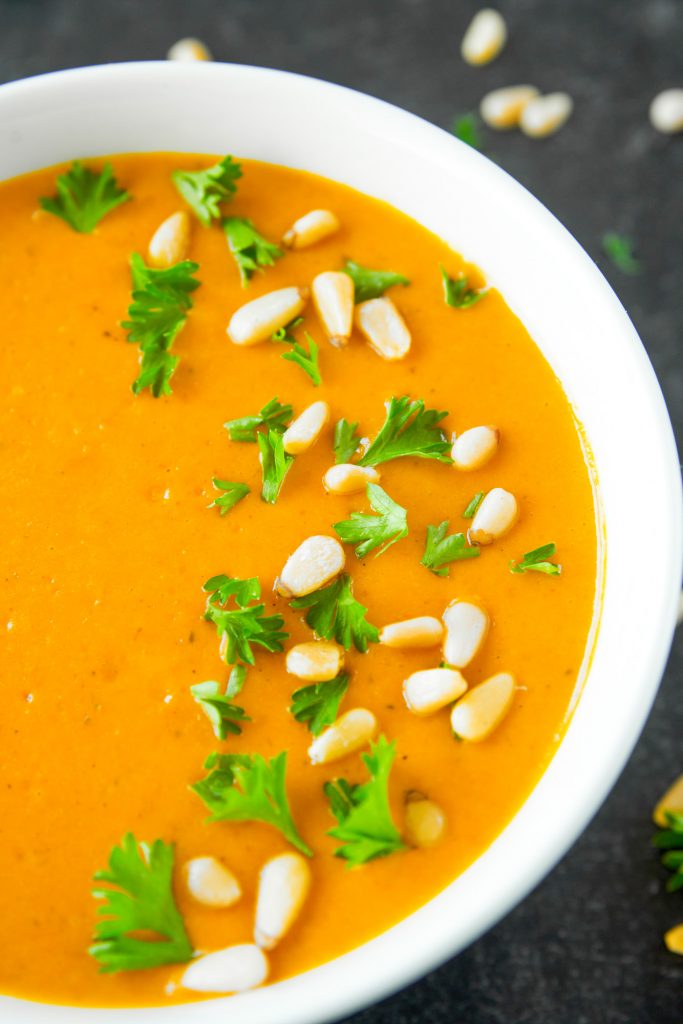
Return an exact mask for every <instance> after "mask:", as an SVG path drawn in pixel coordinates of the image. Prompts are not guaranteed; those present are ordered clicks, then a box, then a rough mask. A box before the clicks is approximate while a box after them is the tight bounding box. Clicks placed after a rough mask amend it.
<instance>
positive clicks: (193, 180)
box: [171, 156, 242, 228]
mask: <svg viewBox="0 0 683 1024" xmlns="http://www.w3.org/2000/svg"><path fill="white" fill-rule="evenodd" d="M241 177H242V167H241V165H240V164H238V163H235V161H234V160H233V158H232V157H231V156H226V157H224V158H223V159H222V160H220V161H219V162H218V163H217V164H214V165H213V166H212V167H207V168H206V169H205V170H203V171H174V172H173V174H172V175H171V178H172V180H173V184H174V185H175V187H176V188H177V189H178V191H179V192H180V194H181V196H182V197H183V199H184V200H185V202H186V203H188V204H189V205H190V206H191V207H192V209H193V210H194V212H195V213H196V214H197V216H198V217H199V220H200V221H201V222H202V224H203V225H204V227H206V228H208V227H209V226H210V225H211V221H213V220H218V218H219V217H220V215H221V211H220V204H221V203H223V202H227V201H228V200H229V199H232V197H233V196H234V194H235V192H236V191H237V185H236V184H235V183H236V181H237V180H238V178H241Z"/></svg>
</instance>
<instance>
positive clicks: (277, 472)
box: [258, 430, 294, 505]
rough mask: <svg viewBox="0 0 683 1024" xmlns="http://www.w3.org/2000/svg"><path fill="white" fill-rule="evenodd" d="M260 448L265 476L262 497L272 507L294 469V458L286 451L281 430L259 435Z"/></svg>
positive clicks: (262, 470)
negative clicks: (288, 475)
mask: <svg viewBox="0 0 683 1024" xmlns="http://www.w3.org/2000/svg"><path fill="white" fill-rule="evenodd" d="M258 446H259V453H260V457H261V472H262V474H263V484H262V486H261V497H262V498H263V500H264V501H267V502H268V503H269V504H270V505H274V504H275V502H276V501H277V499H278V497H279V495H280V489H281V488H282V485H283V483H284V481H285V477H286V476H287V474H288V473H289V471H290V469H291V468H292V463H293V462H294V456H293V455H288V454H287V452H286V451H285V447H284V442H283V440H282V434H281V433H280V431H279V430H269V431H268V433H267V434H262V433H259V435H258Z"/></svg>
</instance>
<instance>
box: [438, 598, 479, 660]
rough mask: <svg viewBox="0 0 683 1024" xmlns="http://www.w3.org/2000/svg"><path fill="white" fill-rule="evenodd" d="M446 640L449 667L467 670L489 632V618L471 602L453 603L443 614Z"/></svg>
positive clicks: (446, 657) (445, 653)
mask: <svg viewBox="0 0 683 1024" xmlns="http://www.w3.org/2000/svg"><path fill="white" fill-rule="evenodd" d="M443 621H444V626H445V627H446V639H445V640H444V645H443V657H444V661H445V662H446V664H447V665H452V666H453V667H454V668H465V666H466V665H469V663H470V662H471V661H472V659H473V658H475V657H476V656H477V654H478V653H479V651H480V650H481V648H482V645H483V643H484V640H485V639H486V634H487V633H488V631H489V617H488V614H487V613H486V612H485V611H484V609H483V608H480V607H479V605H476V604H472V603H471V602H470V601H451V603H450V604H449V605H448V607H447V608H446V611H445V612H444V613H443Z"/></svg>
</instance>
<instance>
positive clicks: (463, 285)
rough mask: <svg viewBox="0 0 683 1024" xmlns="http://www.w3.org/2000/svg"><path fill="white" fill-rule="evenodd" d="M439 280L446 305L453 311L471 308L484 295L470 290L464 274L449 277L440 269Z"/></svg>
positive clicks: (483, 292)
mask: <svg viewBox="0 0 683 1024" xmlns="http://www.w3.org/2000/svg"><path fill="white" fill-rule="evenodd" d="M441 280H442V281H443V296H444V299H445V300H446V305H447V306H451V307H452V308H453V309H467V307H468V306H473V305H474V304H475V302H479V299H483V298H484V296H485V295H486V292H485V291H475V290H474V289H473V288H470V285H469V279H468V277H467V275H466V274H460V275H459V276H458V277H449V276H448V274H447V273H446V269H445V267H441Z"/></svg>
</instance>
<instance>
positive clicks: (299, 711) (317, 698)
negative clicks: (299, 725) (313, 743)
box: [289, 672, 349, 736]
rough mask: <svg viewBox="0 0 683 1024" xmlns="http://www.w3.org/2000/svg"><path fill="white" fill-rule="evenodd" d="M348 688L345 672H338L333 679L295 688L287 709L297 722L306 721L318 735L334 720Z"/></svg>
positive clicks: (315, 734) (347, 678)
mask: <svg viewBox="0 0 683 1024" xmlns="http://www.w3.org/2000/svg"><path fill="white" fill-rule="evenodd" d="M348 688H349V677H348V675H347V674H346V673H345V672H340V673H339V675H338V676H335V678H334V679H328V680H327V681H326V682H324V683H313V684H312V685H311V686H303V687H302V688H301V689H300V690H295V691H294V693H293V694H292V706H291V707H290V709H289V710H290V711H291V713H292V715H293V716H294V718H296V720H297V722H307V723H308V728H309V729H310V731H311V732H312V733H313V735H314V736H318V735H319V734H320V733H321V732H322V731H323V729H324V728H326V726H328V725H332V723H333V722H334V721H335V719H336V717H337V715H338V713H339V705H340V704H341V702H342V699H343V697H344V694H345V693H346V691H347V690H348Z"/></svg>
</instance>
